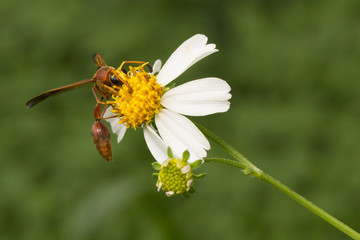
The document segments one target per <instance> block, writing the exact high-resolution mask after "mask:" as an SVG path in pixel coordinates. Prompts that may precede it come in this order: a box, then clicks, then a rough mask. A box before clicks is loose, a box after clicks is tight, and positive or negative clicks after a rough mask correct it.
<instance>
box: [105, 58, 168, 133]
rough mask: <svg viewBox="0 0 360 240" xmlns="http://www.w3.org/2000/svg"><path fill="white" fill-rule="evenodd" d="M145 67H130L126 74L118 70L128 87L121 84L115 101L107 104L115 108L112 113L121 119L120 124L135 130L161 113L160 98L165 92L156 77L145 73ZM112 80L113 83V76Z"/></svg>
mask: <svg viewBox="0 0 360 240" xmlns="http://www.w3.org/2000/svg"><path fill="white" fill-rule="evenodd" d="M144 65H146V64H144ZM144 65H142V66H139V67H131V66H130V67H129V71H128V72H127V73H126V74H125V73H124V72H123V71H122V70H121V69H117V70H116V71H117V72H118V75H119V76H121V77H122V79H123V80H124V81H125V82H126V83H128V85H127V84H121V86H120V87H119V88H118V89H119V90H118V91H119V92H118V94H117V95H113V98H114V100H113V101H108V102H107V104H109V105H111V106H112V107H113V110H112V112H113V113H115V114H116V115H118V117H119V118H120V119H121V120H120V122H119V123H120V124H125V125H126V126H127V127H132V128H134V129H136V128H137V127H140V126H141V125H142V124H143V123H150V122H151V120H152V119H153V118H154V115H155V114H156V113H158V112H159V109H160V106H161V105H160V98H161V95H162V94H163V92H164V88H163V87H162V86H161V85H160V84H158V83H157V81H156V76H154V75H152V74H149V73H147V72H145V70H144V68H143V67H144ZM114 76H115V75H114ZM110 80H111V81H112V79H111V76H110ZM115 81H116V80H115ZM129 87H130V89H129Z"/></svg>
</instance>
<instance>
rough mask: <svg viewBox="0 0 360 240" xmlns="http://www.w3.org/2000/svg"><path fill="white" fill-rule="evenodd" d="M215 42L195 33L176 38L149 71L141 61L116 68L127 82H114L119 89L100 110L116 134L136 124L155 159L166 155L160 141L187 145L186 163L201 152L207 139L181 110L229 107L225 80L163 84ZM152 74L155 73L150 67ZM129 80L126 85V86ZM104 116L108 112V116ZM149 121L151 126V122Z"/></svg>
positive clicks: (200, 112)
mask: <svg viewBox="0 0 360 240" xmlns="http://www.w3.org/2000/svg"><path fill="white" fill-rule="evenodd" d="M215 47H216V46H215V44H207V37H206V36H205V35H202V34H197V35H195V36H193V37H191V38H190V39H188V40H186V41H185V42H184V43H182V44H181V45H180V46H179V47H178V48H177V49H176V50H175V52H174V53H173V54H172V55H171V56H170V58H169V59H168V60H167V62H166V63H165V64H164V66H163V67H162V68H161V61H160V60H157V61H156V62H155V64H154V68H153V71H152V72H151V73H147V72H145V71H144V69H143V67H144V66H145V65H146V64H144V65H142V66H139V67H130V71H129V72H127V73H124V72H122V71H121V67H122V65H121V66H120V67H119V68H118V70H117V71H118V74H119V75H120V76H121V77H122V78H123V80H125V81H126V82H127V83H128V85H125V84H124V85H123V86H122V87H121V88H119V95H118V96H113V97H114V101H108V102H107V103H108V104H109V105H111V107H109V108H108V109H107V111H106V112H105V115H104V118H108V119H106V120H107V121H108V122H109V123H110V125H111V128H112V131H113V132H114V133H116V134H117V135H118V138H117V141H118V142H120V141H121V140H122V138H123V137H124V135H125V132H126V129H127V128H129V127H132V128H134V129H136V128H137V127H142V128H143V129H144V136H145V141H146V143H147V145H148V147H149V149H150V151H151V153H152V154H153V155H154V157H155V159H166V158H164V156H162V155H163V154H164V152H165V153H166V151H164V149H163V147H161V144H159V143H160V141H163V142H164V143H165V145H166V147H168V146H169V147H170V148H171V149H172V151H173V152H174V154H175V155H180V156H181V154H182V153H183V152H184V151H186V150H188V151H189V152H190V159H189V160H188V161H189V162H190V163H191V162H194V161H195V160H198V159H202V158H204V157H206V150H209V149H210V144H209V141H208V140H207V139H206V137H205V136H204V135H203V134H202V133H201V131H200V130H199V129H198V128H197V127H196V126H195V125H194V124H193V123H192V122H191V121H190V120H189V119H188V118H186V117H185V116H183V115H187V116H205V115H209V114H214V113H219V112H226V111H227V110H228V109H229V107H230V102H229V101H228V100H229V99H230V98H231V94H230V93H229V91H230V89H231V88H230V86H229V85H228V84H227V83H226V82H225V81H224V80H222V79H220V78H216V77H209V78H202V79H197V80H193V81H190V82H187V83H185V84H182V85H180V86H177V87H174V88H172V89H169V88H167V87H166V86H167V85H168V84H169V83H171V82H172V81H173V80H174V79H176V78H177V77H178V76H180V75H181V74H182V73H183V72H185V71H186V70H187V69H188V68H189V67H191V66H192V65H193V64H195V63H196V62H198V61H200V60H201V59H203V58H204V57H206V56H208V55H210V54H212V53H214V52H217V51H218V50H217V49H215ZM157 72H158V74H157V75H156V73H157ZM128 86H130V88H131V89H129V88H128ZM109 117H110V118H109ZM153 124H154V127H155V128H156V129H157V130H155V128H153V127H152V125H153Z"/></svg>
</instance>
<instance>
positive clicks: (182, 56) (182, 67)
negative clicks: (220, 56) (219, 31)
mask: <svg viewBox="0 0 360 240" xmlns="http://www.w3.org/2000/svg"><path fill="white" fill-rule="evenodd" d="M206 43H207V37H206V36H205V35H202V34H196V35H195V36H193V37H191V38H189V39H188V40H186V41H185V42H183V43H182V44H181V45H180V46H179V47H178V48H177V49H176V50H175V52H173V54H172V55H171V56H170V57H169V59H168V60H167V61H166V63H165V64H164V67H163V68H162V69H161V70H160V72H159V74H158V75H157V81H158V83H159V84H161V85H163V86H165V85H167V84H168V83H170V82H171V81H172V80H174V79H175V78H177V77H178V76H180V74H182V73H183V72H185V71H186V70H187V69H188V68H189V67H191V66H192V65H193V64H194V63H196V62H198V61H200V60H201V59H203V58H204V57H206V56H208V55H210V54H212V53H214V52H217V51H218V50H217V49H215V47H216V45H215V44H206Z"/></svg>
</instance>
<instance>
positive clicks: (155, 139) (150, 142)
mask: <svg viewBox="0 0 360 240" xmlns="http://www.w3.org/2000/svg"><path fill="white" fill-rule="evenodd" d="M143 129H144V138H145V142H146V144H147V146H148V148H149V150H150V152H151V154H152V155H153V156H154V158H155V160H156V161H158V162H159V163H160V164H162V163H163V162H164V161H165V160H167V159H168V158H169V157H168V155H167V147H168V146H167V145H166V144H165V143H164V141H163V140H162V139H161V138H160V136H159V135H158V134H157V133H156V132H155V130H154V129H153V128H152V127H151V126H150V125H146V124H144V126H143Z"/></svg>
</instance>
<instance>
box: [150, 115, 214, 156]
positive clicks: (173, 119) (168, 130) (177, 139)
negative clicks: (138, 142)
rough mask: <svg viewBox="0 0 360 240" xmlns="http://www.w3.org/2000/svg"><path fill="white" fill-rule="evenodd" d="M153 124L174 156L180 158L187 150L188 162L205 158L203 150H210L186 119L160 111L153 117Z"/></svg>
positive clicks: (207, 143)
mask: <svg viewBox="0 0 360 240" xmlns="http://www.w3.org/2000/svg"><path fill="white" fill-rule="evenodd" d="M155 124H156V126H157V128H158V130H159V134H160V136H161V138H162V139H163V140H164V142H165V143H166V144H167V145H169V146H170V147H171V150H172V151H173V153H174V155H176V156H182V154H183V152H184V151H185V150H189V152H190V159H189V162H193V161H195V160H198V159H202V158H204V157H206V151H205V150H209V149H210V143H209V141H208V140H207V139H206V137H205V136H204V135H203V134H202V132H201V131H200V130H199V129H198V128H197V127H196V126H195V125H194V124H193V123H192V122H191V121H190V120H189V119H187V118H186V117H184V116H182V115H180V114H178V113H175V112H173V111H171V110H168V109H160V111H159V113H158V114H156V115H155Z"/></svg>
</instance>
